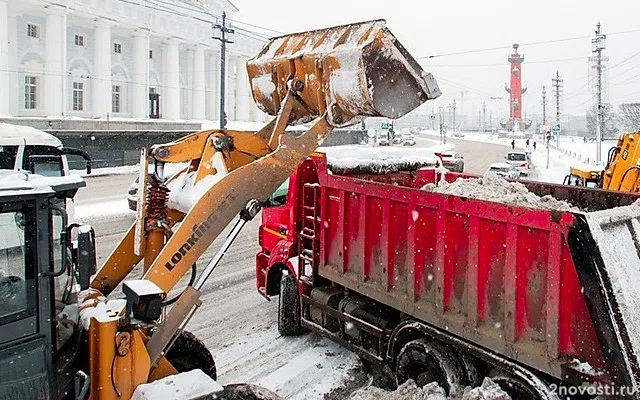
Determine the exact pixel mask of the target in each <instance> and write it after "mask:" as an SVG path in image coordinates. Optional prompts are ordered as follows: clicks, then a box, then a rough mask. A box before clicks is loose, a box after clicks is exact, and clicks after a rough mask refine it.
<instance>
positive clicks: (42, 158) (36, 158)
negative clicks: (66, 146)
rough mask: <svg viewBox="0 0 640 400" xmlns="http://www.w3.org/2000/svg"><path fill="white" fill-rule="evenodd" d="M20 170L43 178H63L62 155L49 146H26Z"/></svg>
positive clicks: (56, 149)
mask: <svg viewBox="0 0 640 400" xmlns="http://www.w3.org/2000/svg"><path fill="white" fill-rule="evenodd" d="M22 169H24V170H26V171H31V173H34V174H38V175H43V176H63V175H64V170H63V165H62V153H61V152H60V150H59V149H58V148H56V147H51V146H26V147H25V149H24V154H23V156H22Z"/></svg>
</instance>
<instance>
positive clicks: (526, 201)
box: [422, 173, 579, 211]
mask: <svg viewBox="0 0 640 400" xmlns="http://www.w3.org/2000/svg"><path fill="white" fill-rule="evenodd" d="M422 189H423V190H426V191H428V192H433V193H442V194H449V195H454V196H462V197H471V198H474V199H478V200H486V201H493V202H496V203H506V204H510V205H514V206H520V207H529V208H536V209H540V210H554V211H579V210H578V209H577V208H575V207H573V206H572V205H571V204H569V203H567V202H566V201H561V200H557V199H555V198H554V197H552V196H549V195H546V196H542V197H540V196H537V195H536V194H534V193H531V192H529V190H528V189H527V188H526V187H525V186H524V185H523V184H522V183H520V182H508V181H507V180H505V179H503V178H501V177H499V176H497V175H496V174H494V173H487V174H485V175H484V176H483V177H482V178H467V179H465V178H458V179H457V180H456V181H455V182H453V183H448V182H443V181H441V182H440V183H439V184H438V185H435V184H433V183H429V184H427V185H425V186H424V187H423V188H422Z"/></svg>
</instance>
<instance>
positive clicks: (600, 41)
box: [591, 21, 607, 163]
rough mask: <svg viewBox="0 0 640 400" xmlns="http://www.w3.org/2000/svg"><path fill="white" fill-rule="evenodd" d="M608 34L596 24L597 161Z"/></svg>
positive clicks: (594, 51)
mask: <svg viewBox="0 0 640 400" xmlns="http://www.w3.org/2000/svg"><path fill="white" fill-rule="evenodd" d="M606 38H607V36H606V35H604V34H603V33H602V30H601V26H600V21H598V24H597V25H596V37H595V38H593V39H591V52H592V53H596V54H597V57H596V70H597V71H596V72H597V74H598V78H597V81H596V102H597V103H596V163H600V161H601V153H602V122H603V121H602V117H603V115H602V111H603V107H604V106H603V105H602V50H604V49H605V47H606V46H605V40H606Z"/></svg>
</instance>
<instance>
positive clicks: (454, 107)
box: [451, 99, 456, 133]
mask: <svg viewBox="0 0 640 400" xmlns="http://www.w3.org/2000/svg"><path fill="white" fill-rule="evenodd" d="M452 108H453V126H452V128H451V129H452V132H453V133H455V132H456V100H455V99H453V106H452Z"/></svg>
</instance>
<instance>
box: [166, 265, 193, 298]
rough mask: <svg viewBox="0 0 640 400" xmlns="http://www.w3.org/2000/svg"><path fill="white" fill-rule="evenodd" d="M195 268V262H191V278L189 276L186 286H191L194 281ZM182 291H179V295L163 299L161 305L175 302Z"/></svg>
mask: <svg viewBox="0 0 640 400" xmlns="http://www.w3.org/2000/svg"><path fill="white" fill-rule="evenodd" d="M197 272H198V271H197V268H196V264H195V263H194V264H191V278H189V283H187V286H193V283H194V282H195V281H196V273H197ZM182 293H184V291H182ZM182 293H180V294H179V295H177V296H175V297H173V298H171V299H169V300H167V301H165V302H164V303H162V305H163V306H170V305H171V304H173V303H175V302H176V301H178V299H179V298H180V296H182Z"/></svg>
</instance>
